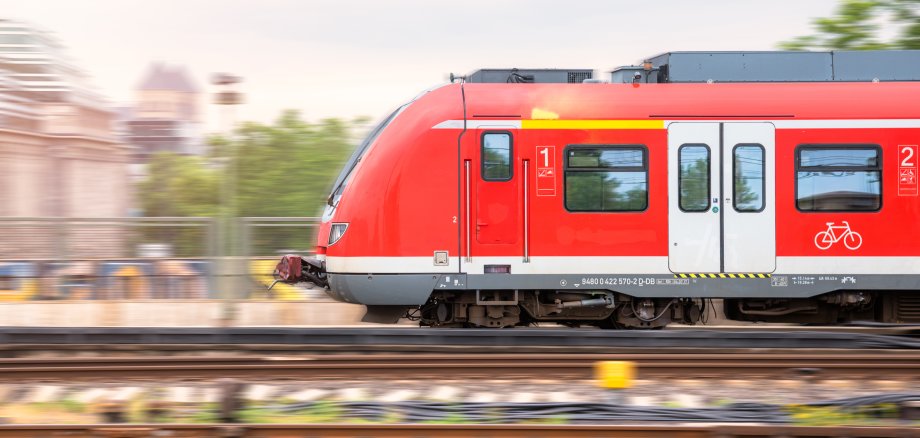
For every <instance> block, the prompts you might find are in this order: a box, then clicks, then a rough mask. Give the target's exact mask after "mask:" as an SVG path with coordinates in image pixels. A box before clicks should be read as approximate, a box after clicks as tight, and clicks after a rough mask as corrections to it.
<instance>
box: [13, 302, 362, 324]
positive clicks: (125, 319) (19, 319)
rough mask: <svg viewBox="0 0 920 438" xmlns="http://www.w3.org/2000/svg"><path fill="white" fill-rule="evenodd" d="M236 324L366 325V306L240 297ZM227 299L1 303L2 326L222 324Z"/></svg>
mask: <svg viewBox="0 0 920 438" xmlns="http://www.w3.org/2000/svg"><path fill="white" fill-rule="evenodd" d="M232 309H233V312H232V315H233V318H232V323H231V324H230V325H233V326H279V325H281V326H285V325H289V326H308V325H353V324H361V323H360V320H361V317H362V316H364V306H360V305H355V304H346V303H338V302H304V301H240V302H234V303H233V307H232ZM224 310H225V308H224V303H223V302H221V301H218V300H200V301H199V300H185V301H167V300H156V301H44V302H7V303H0V326H46V327H71V326H72V327H132V326H133V327H218V326H221V325H223V321H222V316H223V315H224V314H225V311H224Z"/></svg>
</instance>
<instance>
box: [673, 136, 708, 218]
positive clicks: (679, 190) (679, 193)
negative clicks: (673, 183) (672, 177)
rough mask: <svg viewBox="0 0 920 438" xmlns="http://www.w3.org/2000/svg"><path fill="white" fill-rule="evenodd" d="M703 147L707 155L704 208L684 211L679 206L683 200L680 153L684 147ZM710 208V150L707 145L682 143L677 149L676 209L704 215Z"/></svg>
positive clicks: (685, 211) (681, 205) (682, 207)
mask: <svg viewBox="0 0 920 438" xmlns="http://www.w3.org/2000/svg"><path fill="white" fill-rule="evenodd" d="M700 146H702V147H704V148H706V154H708V155H707V156H708V160H707V166H706V167H707V170H708V172H707V173H706V208H704V209H702V210H685V209H684V206H683V204H681V199H682V198H683V196H682V194H683V193H684V191H683V190H682V188H683V187H682V185H681V183H682V182H683V180H684V179H683V178H682V176H683V172H681V159H680V158H681V155H680V152H681V151H683V150H684V148H685V147H700ZM711 207H712V149H711V148H710V147H709V145H708V144H705V143H684V144H682V145H680V147H679V148H677V208H679V209H680V211H682V212H684V213H706V212H708V211H709V209H710V208H711Z"/></svg>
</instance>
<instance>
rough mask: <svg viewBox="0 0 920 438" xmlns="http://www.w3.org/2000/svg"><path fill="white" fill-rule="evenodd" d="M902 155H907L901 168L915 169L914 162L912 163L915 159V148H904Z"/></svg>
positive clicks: (902, 161)
mask: <svg viewBox="0 0 920 438" xmlns="http://www.w3.org/2000/svg"><path fill="white" fill-rule="evenodd" d="M901 154H902V155H905V157H904V159H903V160H901V167H914V162H913V161H911V159H912V158H914V148H912V147H910V146H904V147H902V148H901Z"/></svg>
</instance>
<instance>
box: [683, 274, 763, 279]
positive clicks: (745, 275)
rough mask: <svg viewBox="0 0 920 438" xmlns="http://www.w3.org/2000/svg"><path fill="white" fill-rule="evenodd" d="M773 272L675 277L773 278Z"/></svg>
mask: <svg viewBox="0 0 920 438" xmlns="http://www.w3.org/2000/svg"><path fill="white" fill-rule="evenodd" d="M771 277H773V274H723V273H719V274H697V273H693V274H674V278H771Z"/></svg>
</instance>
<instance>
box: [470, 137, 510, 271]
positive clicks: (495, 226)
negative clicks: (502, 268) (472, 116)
mask: <svg viewBox="0 0 920 438" xmlns="http://www.w3.org/2000/svg"><path fill="white" fill-rule="evenodd" d="M478 131H479V135H478V136H477V137H478V145H477V147H476V159H475V160H474V164H475V167H476V169H475V172H474V174H476V175H478V178H475V189H474V192H475V197H476V205H475V208H474V210H473V214H474V215H475V222H474V224H475V238H476V242H475V243H477V244H479V245H512V244H517V243H518V241H519V238H520V234H521V233H520V232H519V231H518V230H519V228H520V224H519V223H518V222H519V218H518V216H519V215H520V211H519V206H518V192H519V189H518V181H520V180H521V176H520V175H519V173H520V169H515V167H516V166H515V159H514V158H515V156H516V152H517V150H516V149H517V145H516V144H515V135H514V130H512V129H498V128H496V129H480V130H478ZM474 248H475V244H474ZM489 252H491V251H489ZM509 255H510V254H509Z"/></svg>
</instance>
